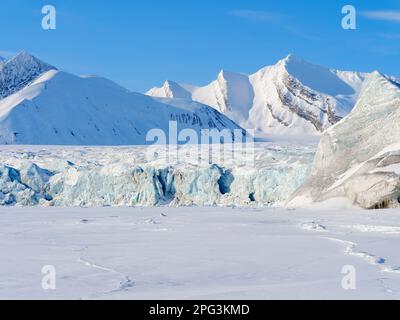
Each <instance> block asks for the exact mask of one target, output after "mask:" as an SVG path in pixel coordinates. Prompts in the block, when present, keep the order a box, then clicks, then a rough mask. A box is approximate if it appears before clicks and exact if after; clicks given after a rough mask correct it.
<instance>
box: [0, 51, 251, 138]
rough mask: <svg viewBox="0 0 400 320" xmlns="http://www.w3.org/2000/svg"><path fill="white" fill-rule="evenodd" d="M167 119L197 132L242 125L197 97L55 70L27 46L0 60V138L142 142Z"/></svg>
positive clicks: (163, 124)
mask: <svg viewBox="0 0 400 320" xmlns="http://www.w3.org/2000/svg"><path fill="white" fill-rule="evenodd" d="M170 102H171V103H170ZM170 120H172V121H176V122H177V123H178V130H180V129H184V128H191V129H194V130H196V132H197V133H198V134H200V133H201V130H202V129H218V130H222V129H229V130H234V129H240V130H242V129H241V128H240V127H239V126H238V125H236V124H235V123H234V122H233V121H232V120H230V119H229V118H227V117H226V116H224V115H222V114H221V113H219V112H218V111H217V110H215V109H213V108H211V107H209V106H206V105H203V104H201V103H195V102H192V103H183V104H182V103H181V104H178V103H177V102H176V101H169V100H168V99H162V101H161V100H160V99H156V98H152V97H149V96H146V95H143V94H139V93H133V92H129V91H128V90H126V89H124V88H122V87H120V86H119V85H117V84H115V83H114V82H112V81H110V80H107V79H104V78H100V77H92V76H90V77H89V76H84V77H83V76H82V77H78V76H75V75H72V74H68V73H66V72H62V71H58V70H57V69H56V68H54V67H52V66H50V65H48V64H46V63H44V62H42V61H40V60H38V59H37V58H35V57H33V56H31V55H29V54H28V53H25V52H24V53H21V54H19V55H17V56H16V57H14V58H12V59H10V60H8V61H6V62H5V63H3V64H2V65H1V66H0V144H58V145H60V144H61V145H131V144H145V143H146V141H145V138H146V134H147V132H148V131H149V130H151V129H162V130H164V131H165V132H166V134H167V136H168V124H169V121H170ZM242 132H243V134H244V135H245V134H246V133H245V131H244V130H242Z"/></svg>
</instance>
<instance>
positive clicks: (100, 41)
mask: <svg viewBox="0 0 400 320" xmlns="http://www.w3.org/2000/svg"><path fill="white" fill-rule="evenodd" d="M46 4H52V5H54V6H55V7H56V9H57V29H56V30H51V31H45V30H43V29H42V28H41V19H42V14H41V8H42V6H43V5H46ZM346 4H352V5H354V6H355V7H356V9H357V29H356V30H343V29H342V28H341V19H342V17H343V16H342V13H341V8H342V7H343V6H344V5H346ZM0 30H1V37H0V39H1V41H0V55H3V56H4V55H11V54H12V53H15V52H18V51H20V50H27V51H29V52H31V53H33V54H34V55H36V56H37V57H39V58H41V59H42V60H45V61H47V62H49V63H51V64H53V65H55V66H57V67H59V68H60V69H62V70H64V71H68V72H71V73H75V74H83V73H90V74H98V75H102V76H105V77H107V78H110V79H112V80H114V81H116V82H118V83H120V84H122V85H124V86H126V87H127V88H129V89H132V90H135V91H140V92H143V91H146V90H147V89H148V88H150V87H152V86H154V85H160V84H162V82H163V80H165V79H172V80H176V81H180V82H186V83H195V84H201V85H202V84H206V83H207V82H209V81H211V80H213V79H214V78H215V77H216V75H217V73H218V72H219V70H220V69H222V68H223V69H227V70H231V71H238V72H244V73H252V72H255V71H256V70H258V69H259V68H261V67H263V66H265V65H269V64H273V63H275V62H276V61H277V60H279V59H281V58H283V57H284V56H286V55H287V54H288V53H294V54H296V55H297V56H299V57H301V58H303V59H305V60H308V61H311V62H314V63H318V64H322V65H325V66H329V67H335V68H338V69H348V70H359V71H372V70H375V69H378V70H380V71H381V72H384V73H388V74H392V75H397V76H400V63H399V58H400V0H383V1H375V0H357V1H355V0H347V1H316V0H308V1H306V0H305V1H298V0H286V1H285V0H281V1H273V0H263V1H260V0H258V1H254V0H240V1H239V0H213V1H209V0H202V1H200V0H197V1H193V0H186V1H183V0H169V1H165V0H164V1H161V0H146V1H144V0H142V1H138V0H132V1H128V0H125V1H123V0H114V1H104V0H86V1H82V0H68V1H65V0H64V1H56V0H47V1H38V0H35V1H31V0H1V7H0Z"/></svg>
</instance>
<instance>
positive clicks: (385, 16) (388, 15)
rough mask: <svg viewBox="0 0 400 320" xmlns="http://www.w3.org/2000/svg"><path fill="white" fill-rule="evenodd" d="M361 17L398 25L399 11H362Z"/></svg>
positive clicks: (399, 21) (399, 20)
mask: <svg viewBox="0 0 400 320" xmlns="http://www.w3.org/2000/svg"><path fill="white" fill-rule="evenodd" d="M361 15H362V16H364V17H366V18H368V19H373V20H381V21H390V22H397V23H400V10H380V11H363V12H361Z"/></svg>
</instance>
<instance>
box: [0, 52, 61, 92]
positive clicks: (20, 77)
mask: <svg viewBox="0 0 400 320" xmlns="http://www.w3.org/2000/svg"><path fill="white" fill-rule="evenodd" d="M50 70H57V69H56V68H55V67H53V66H51V65H49V64H47V63H45V62H43V61H41V60H39V59H37V58H35V57H34V56H32V55H31V54H29V53H28V52H26V51H22V52H20V53H19V54H17V55H16V56H14V57H13V58H11V59H10V60H7V61H6V62H3V63H2V64H1V68H0V100H1V99H3V98H6V97H8V96H9V95H11V94H13V93H15V92H17V91H18V90H21V89H22V88H23V87H25V86H27V85H29V84H30V83H32V81H34V80H35V79H36V78H37V77H39V76H40V75H42V74H43V73H45V72H47V71H50Z"/></svg>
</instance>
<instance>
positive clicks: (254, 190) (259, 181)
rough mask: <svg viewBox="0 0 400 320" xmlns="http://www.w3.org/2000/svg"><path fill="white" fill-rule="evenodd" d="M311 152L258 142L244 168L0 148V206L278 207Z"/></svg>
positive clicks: (132, 155) (139, 155)
mask: <svg viewBox="0 0 400 320" xmlns="http://www.w3.org/2000/svg"><path fill="white" fill-rule="evenodd" d="M314 152H315V147H314V146H307V145H304V146H293V145H289V144H288V145H276V144H271V143H258V144H256V146H255V152H254V161H253V164H252V165H251V166H246V165H243V164H242V163H239V162H238V163H235V162H233V163H230V164H229V166H228V165H226V164H221V163H220V164H219V163H208V164H204V163H188V162H176V163H173V164H168V163H164V162H160V161H159V160H157V159H156V160H154V161H149V160H147V158H146V155H145V154H146V147H143V146H142V147H139V146H134V147H56V146H55V147H49V146H46V147H39V146H36V147H33V146H29V147H23V146H3V147H2V148H1V149H0V163H2V165H1V166H0V204H1V205H22V206H34V205H41V206H68V207H69V206H87V207H92V206H154V205H169V206H192V205H194V206H213V205H221V206H245V205H256V206H259V205H262V206H265V205H267V206H279V205H281V204H283V203H285V201H287V199H288V198H289V197H290V195H291V194H292V193H293V192H294V191H295V190H296V189H297V188H298V187H299V186H300V185H301V184H302V183H303V182H304V180H305V179H306V177H307V175H308V170H309V168H310V165H311V163H312V159H313V156H314Z"/></svg>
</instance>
